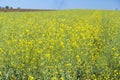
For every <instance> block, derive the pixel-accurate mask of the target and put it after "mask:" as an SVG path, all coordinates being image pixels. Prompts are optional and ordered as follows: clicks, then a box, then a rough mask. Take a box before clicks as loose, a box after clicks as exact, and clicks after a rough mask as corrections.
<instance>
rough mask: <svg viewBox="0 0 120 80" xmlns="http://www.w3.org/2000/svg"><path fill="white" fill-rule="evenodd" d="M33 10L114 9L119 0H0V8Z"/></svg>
mask: <svg viewBox="0 0 120 80" xmlns="http://www.w3.org/2000/svg"><path fill="white" fill-rule="evenodd" d="M6 5H8V6H12V7H14V8H17V7H21V8H34V9H76V8H77V9H116V8H118V9H119V10H120V0H0V6H2V7H3V6H6Z"/></svg>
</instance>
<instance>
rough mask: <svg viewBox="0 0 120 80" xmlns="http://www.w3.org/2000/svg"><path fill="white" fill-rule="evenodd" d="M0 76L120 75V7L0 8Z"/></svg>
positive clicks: (80, 79)
mask: <svg viewBox="0 0 120 80" xmlns="http://www.w3.org/2000/svg"><path fill="white" fill-rule="evenodd" d="M0 80H120V11H107V10H106V11H105V10H65V11H64V10H63V11H46V12H7V13H4V12H0Z"/></svg>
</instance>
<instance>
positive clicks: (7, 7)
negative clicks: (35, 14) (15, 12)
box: [0, 6, 20, 9]
mask: <svg viewBox="0 0 120 80" xmlns="http://www.w3.org/2000/svg"><path fill="white" fill-rule="evenodd" d="M0 9H15V8H13V7H10V6H5V7H1V6H0ZM16 9H20V7H18V8H16Z"/></svg>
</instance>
